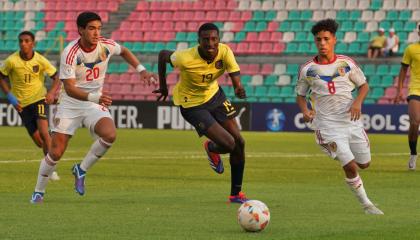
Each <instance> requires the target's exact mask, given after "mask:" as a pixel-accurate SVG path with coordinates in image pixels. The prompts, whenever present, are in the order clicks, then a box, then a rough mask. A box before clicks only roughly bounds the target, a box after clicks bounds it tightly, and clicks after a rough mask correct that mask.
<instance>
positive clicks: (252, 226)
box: [238, 200, 270, 232]
mask: <svg viewBox="0 0 420 240" xmlns="http://www.w3.org/2000/svg"><path fill="white" fill-rule="evenodd" d="M238 222H239V225H241V227H242V228H243V229H245V230H246V231H249V232H258V231H262V230H263V229H264V228H265V227H267V225H268V223H269V222H270V211H269V210H268V207H267V205H265V204H264V203H263V202H261V201H258V200H249V201H246V202H244V203H243V204H242V205H241V206H240V207H239V209H238Z"/></svg>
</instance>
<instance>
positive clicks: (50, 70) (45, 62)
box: [40, 56, 57, 77]
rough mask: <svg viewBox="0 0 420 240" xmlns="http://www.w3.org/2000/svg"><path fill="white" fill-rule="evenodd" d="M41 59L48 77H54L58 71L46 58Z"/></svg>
mask: <svg viewBox="0 0 420 240" xmlns="http://www.w3.org/2000/svg"><path fill="white" fill-rule="evenodd" d="M40 59H41V64H42V66H43V67H44V71H45V72H46V73H47V74H48V76H50V77H52V76H53V75H54V74H55V73H56V72H57V69H56V68H55V67H54V66H53V65H52V64H51V63H50V61H48V60H47V59H46V58H45V57H44V56H41V58H40Z"/></svg>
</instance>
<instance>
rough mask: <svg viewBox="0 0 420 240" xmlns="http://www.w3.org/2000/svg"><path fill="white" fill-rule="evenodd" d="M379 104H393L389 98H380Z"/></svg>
mask: <svg viewBox="0 0 420 240" xmlns="http://www.w3.org/2000/svg"><path fill="white" fill-rule="evenodd" d="M377 103H378V104H391V103H392V102H391V101H390V100H389V99H387V98H380V99H379V100H378V102H377Z"/></svg>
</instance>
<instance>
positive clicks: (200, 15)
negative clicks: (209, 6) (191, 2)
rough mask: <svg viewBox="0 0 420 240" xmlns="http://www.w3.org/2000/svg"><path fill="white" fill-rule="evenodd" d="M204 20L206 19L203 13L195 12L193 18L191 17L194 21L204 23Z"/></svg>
mask: <svg viewBox="0 0 420 240" xmlns="http://www.w3.org/2000/svg"><path fill="white" fill-rule="evenodd" d="M206 19H207V18H206V14H205V13H204V12H203V11H196V12H195V13H194V17H193V20H194V21H204V20H206Z"/></svg>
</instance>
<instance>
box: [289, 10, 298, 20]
mask: <svg viewBox="0 0 420 240" xmlns="http://www.w3.org/2000/svg"><path fill="white" fill-rule="evenodd" d="M287 19H288V20H291V21H296V20H300V12H299V11H297V10H290V11H289V15H288V18H287Z"/></svg>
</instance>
